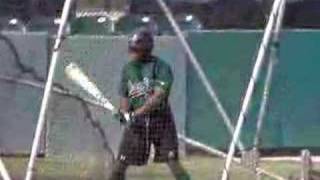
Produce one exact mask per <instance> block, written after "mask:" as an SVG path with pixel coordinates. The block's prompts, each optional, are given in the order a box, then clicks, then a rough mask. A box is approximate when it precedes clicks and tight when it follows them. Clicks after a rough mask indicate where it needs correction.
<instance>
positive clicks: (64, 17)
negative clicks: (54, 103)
mask: <svg viewBox="0 0 320 180" xmlns="http://www.w3.org/2000/svg"><path fill="white" fill-rule="evenodd" d="M72 1H73V0H66V1H65V2H64V6H63V10H62V15H61V21H60V26H59V29H58V34H57V38H56V40H55V44H54V47H53V48H54V49H53V53H52V57H51V62H50V68H49V73H48V77H47V83H46V86H45V89H44V94H43V99H42V103H41V108H40V113H39V117H38V124H37V127H36V131H35V135H34V139H33V143H32V149H31V155H30V159H29V163H28V167H27V170H26V177H25V180H31V179H32V175H33V166H34V162H35V159H36V156H37V152H38V147H39V141H40V137H41V134H42V130H43V127H44V124H45V115H46V110H47V107H48V102H49V99H50V92H51V88H52V81H53V77H54V73H55V69H56V65H57V61H58V58H59V53H60V47H61V43H62V41H63V34H64V31H65V27H66V24H67V20H68V16H69V12H70V8H71V5H72Z"/></svg>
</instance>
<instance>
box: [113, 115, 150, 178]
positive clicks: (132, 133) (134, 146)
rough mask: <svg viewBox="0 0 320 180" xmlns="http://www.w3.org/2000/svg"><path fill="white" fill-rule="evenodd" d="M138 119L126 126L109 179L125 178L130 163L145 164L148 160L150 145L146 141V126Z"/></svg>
mask: <svg viewBox="0 0 320 180" xmlns="http://www.w3.org/2000/svg"><path fill="white" fill-rule="evenodd" d="M139 122H143V121H136V122H135V123H133V124H130V125H128V127H126V128H125V131H124V134H123V137H122V140H121V144H120V148H119V153H118V156H117V160H116V162H115V163H114V164H113V168H112V172H111V175H110V177H109V180H124V179H125V173H126V170H127V169H128V166H130V165H145V164H146V163H147V162H148V157H149V147H148V146H147V145H148V143H147V142H146V126H145V124H144V123H139Z"/></svg>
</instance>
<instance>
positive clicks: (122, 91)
mask: <svg viewBox="0 0 320 180" xmlns="http://www.w3.org/2000/svg"><path fill="white" fill-rule="evenodd" d="M128 92H129V90H128V77H127V66H124V67H123V69H122V72H121V79H120V84H119V95H120V96H121V97H128Z"/></svg>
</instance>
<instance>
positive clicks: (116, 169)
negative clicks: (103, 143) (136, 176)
mask: <svg viewBox="0 0 320 180" xmlns="http://www.w3.org/2000/svg"><path fill="white" fill-rule="evenodd" d="M127 169H128V165H127V164H126V163H125V162H123V161H121V160H117V161H116V162H115V163H114V165H113V167H112V171H111V174H110V177H109V178H108V180H125V179H126V171H127Z"/></svg>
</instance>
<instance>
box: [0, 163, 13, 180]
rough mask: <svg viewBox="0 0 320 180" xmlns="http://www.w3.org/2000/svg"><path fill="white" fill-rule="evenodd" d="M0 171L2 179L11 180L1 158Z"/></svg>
mask: <svg viewBox="0 0 320 180" xmlns="http://www.w3.org/2000/svg"><path fill="white" fill-rule="evenodd" d="M0 173H1V177H2V179H3V180H11V178H10V175H9V173H8V171H7V169H6V167H5V165H4V163H3V161H2V159H0Z"/></svg>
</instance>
